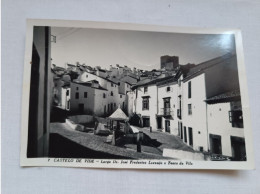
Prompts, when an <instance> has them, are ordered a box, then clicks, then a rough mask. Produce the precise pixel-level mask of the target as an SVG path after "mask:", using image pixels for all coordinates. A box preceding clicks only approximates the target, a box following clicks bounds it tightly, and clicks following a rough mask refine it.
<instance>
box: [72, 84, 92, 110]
mask: <svg viewBox="0 0 260 194" xmlns="http://www.w3.org/2000/svg"><path fill="white" fill-rule="evenodd" d="M70 86H71V97H70V110H71V111H72V112H75V113H79V104H84V114H93V111H94V99H95V96H94V94H95V93H94V89H93V88H91V87H88V86H83V85H80V84H77V83H73V82H72V83H71V85H70ZM77 88H78V90H77ZM76 92H79V98H78V99H76ZM84 92H87V93H88V95H87V98H84Z"/></svg>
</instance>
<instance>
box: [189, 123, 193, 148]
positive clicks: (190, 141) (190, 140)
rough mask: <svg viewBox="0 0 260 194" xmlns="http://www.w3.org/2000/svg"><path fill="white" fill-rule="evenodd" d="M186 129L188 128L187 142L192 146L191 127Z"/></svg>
mask: <svg viewBox="0 0 260 194" xmlns="http://www.w3.org/2000/svg"><path fill="white" fill-rule="evenodd" d="M188 130H189V144H190V146H193V133H192V128H191V127H189V128H188Z"/></svg>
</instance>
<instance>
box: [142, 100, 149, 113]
mask: <svg viewBox="0 0 260 194" xmlns="http://www.w3.org/2000/svg"><path fill="white" fill-rule="evenodd" d="M143 110H149V98H143Z"/></svg>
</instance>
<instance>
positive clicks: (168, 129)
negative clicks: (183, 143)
mask: <svg viewBox="0 0 260 194" xmlns="http://www.w3.org/2000/svg"><path fill="white" fill-rule="evenodd" d="M165 132H168V133H170V121H169V120H165Z"/></svg>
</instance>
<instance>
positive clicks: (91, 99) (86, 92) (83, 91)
mask: <svg viewBox="0 0 260 194" xmlns="http://www.w3.org/2000/svg"><path fill="white" fill-rule="evenodd" d="M70 87H71V96H70V111H71V112H72V113H77V114H82V115H83V114H88V115H96V116H103V115H106V114H107V108H106V106H107V100H106V99H107V89H105V88H103V87H101V86H100V84H99V83H98V82H97V81H90V82H71V85H70Z"/></svg>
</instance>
